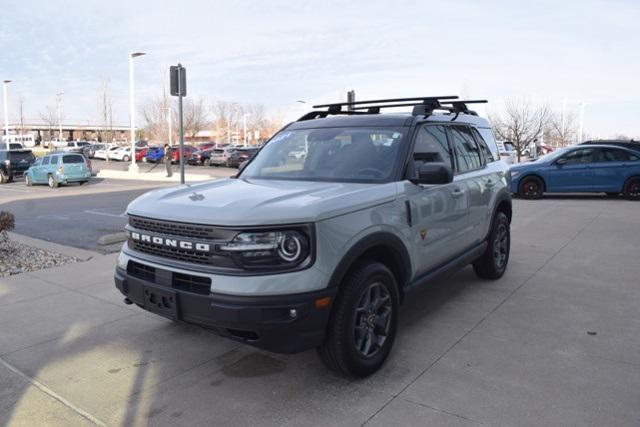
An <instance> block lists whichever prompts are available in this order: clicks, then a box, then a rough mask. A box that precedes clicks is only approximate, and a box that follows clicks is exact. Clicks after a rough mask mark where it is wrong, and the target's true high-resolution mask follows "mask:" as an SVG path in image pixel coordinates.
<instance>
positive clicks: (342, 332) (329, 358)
mask: <svg viewBox="0 0 640 427" xmlns="http://www.w3.org/2000/svg"><path fill="white" fill-rule="evenodd" d="M341 287H342V289H341V291H340V293H339V294H338V297H337V298H336V301H335V303H334V307H333V312H332V314H331V319H330V320H329V325H328V327H327V336H326V338H325V342H324V343H323V344H322V345H321V346H320V347H318V354H319V355H320V358H321V359H322V361H323V362H324V364H325V365H326V366H327V367H328V368H329V369H332V370H334V371H337V372H340V373H342V374H344V375H348V376H354V377H365V376H367V375H371V374H372V373H374V372H375V371H377V370H378V369H379V368H380V367H381V366H382V364H383V363H384V361H385V360H386V358H387V356H388V355H389V352H390V351H391V347H392V346H393V342H394V339H395V336H396V328H397V319H398V313H397V312H398V302H399V297H398V286H397V283H396V280H395V278H394V276H393V274H392V273H391V271H389V269H388V268H387V267H386V266H385V265H384V264H381V263H379V262H367V263H364V264H361V265H360V266H358V267H357V268H356V269H354V270H353V271H352V272H351V273H349V275H348V276H347V278H346V279H345V280H344V281H343V283H342V285H341Z"/></svg>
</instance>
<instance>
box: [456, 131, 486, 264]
mask: <svg viewBox="0 0 640 427" xmlns="http://www.w3.org/2000/svg"><path fill="white" fill-rule="evenodd" d="M448 131H449V132H448V133H449V139H450V140H451V143H452V144H451V145H452V146H453V150H454V154H455V163H456V175H455V177H454V180H453V183H454V188H453V193H452V196H453V197H454V198H456V199H457V201H458V204H459V207H458V209H457V210H458V211H459V215H460V217H461V218H460V228H459V230H457V232H458V236H457V238H456V239H457V241H458V242H460V246H461V250H460V251H461V252H462V251H464V250H465V249H468V248H471V247H472V246H474V245H475V244H476V243H478V242H480V241H481V240H482V239H483V238H484V237H485V236H484V227H483V225H484V221H485V216H486V212H487V209H488V208H489V202H490V198H491V195H490V193H489V192H488V191H487V183H488V177H487V176H486V171H485V167H486V164H485V160H484V158H483V156H482V153H481V151H480V147H479V146H478V144H477V143H476V141H475V139H474V137H473V135H472V132H471V129H470V128H469V127H468V126H463V125H450V126H449V127H448Z"/></svg>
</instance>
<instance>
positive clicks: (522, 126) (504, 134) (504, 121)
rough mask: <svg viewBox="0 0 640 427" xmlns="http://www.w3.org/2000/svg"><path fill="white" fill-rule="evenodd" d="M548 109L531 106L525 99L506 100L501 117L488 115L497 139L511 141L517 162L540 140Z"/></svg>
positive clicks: (546, 121) (547, 117)
mask: <svg viewBox="0 0 640 427" xmlns="http://www.w3.org/2000/svg"><path fill="white" fill-rule="evenodd" d="M549 116H550V112H549V107H548V106H546V105H543V106H539V107H536V106H533V105H532V104H531V102H530V101H529V100H526V99H519V100H516V99H508V100H506V101H505V108H504V111H503V113H502V114H501V115H490V120H491V122H493V127H494V131H495V133H496V135H497V136H498V139H502V140H505V141H511V143H513V146H514V147H515V149H516V152H517V155H518V161H520V157H521V156H522V154H524V151H525V150H526V149H527V147H529V145H531V143H532V142H533V141H535V140H536V139H538V138H540V137H541V136H542V133H543V131H544V129H545V128H546V127H547V126H548V121H549Z"/></svg>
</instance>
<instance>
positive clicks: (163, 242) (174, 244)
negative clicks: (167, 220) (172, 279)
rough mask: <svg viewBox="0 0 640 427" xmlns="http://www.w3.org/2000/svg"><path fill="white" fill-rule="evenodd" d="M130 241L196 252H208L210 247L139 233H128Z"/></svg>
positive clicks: (206, 244) (203, 244) (199, 243)
mask: <svg viewBox="0 0 640 427" xmlns="http://www.w3.org/2000/svg"><path fill="white" fill-rule="evenodd" d="M129 237H131V239H132V240H136V241H140V242H147V243H153V244H154V245H159V246H166V247H168V248H180V249H186V250H195V251H198V252H210V251H211V245H210V244H208V243H201V242H191V241H188V240H178V239H170V238H167V237H161V236H152V235H150V234H145V233H139V232H137V231H131V232H129Z"/></svg>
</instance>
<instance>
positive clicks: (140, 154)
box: [136, 147, 147, 162]
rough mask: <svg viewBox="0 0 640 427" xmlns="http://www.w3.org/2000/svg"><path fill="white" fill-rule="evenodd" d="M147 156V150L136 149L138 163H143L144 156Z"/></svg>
mask: <svg viewBox="0 0 640 427" xmlns="http://www.w3.org/2000/svg"><path fill="white" fill-rule="evenodd" d="M146 155H147V148H146V147H145V148H139V149H136V162H141V161H142V159H143V158H144V156H146Z"/></svg>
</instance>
